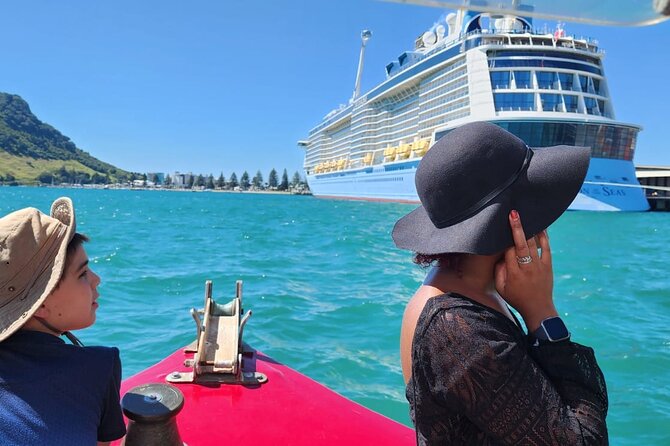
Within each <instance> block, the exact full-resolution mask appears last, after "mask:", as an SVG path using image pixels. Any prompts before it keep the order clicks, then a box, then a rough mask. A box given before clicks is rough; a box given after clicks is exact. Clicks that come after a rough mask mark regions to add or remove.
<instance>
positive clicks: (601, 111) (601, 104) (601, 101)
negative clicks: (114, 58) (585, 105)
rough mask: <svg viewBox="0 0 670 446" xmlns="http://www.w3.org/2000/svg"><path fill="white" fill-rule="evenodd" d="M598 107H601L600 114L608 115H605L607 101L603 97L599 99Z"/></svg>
mask: <svg viewBox="0 0 670 446" xmlns="http://www.w3.org/2000/svg"><path fill="white" fill-rule="evenodd" d="M598 108H599V109H600V114H601V115H603V116H606V115H605V101H603V100H602V99H599V100H598Z"/></svg>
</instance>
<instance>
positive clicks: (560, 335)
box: [532, 316, 570, 345]
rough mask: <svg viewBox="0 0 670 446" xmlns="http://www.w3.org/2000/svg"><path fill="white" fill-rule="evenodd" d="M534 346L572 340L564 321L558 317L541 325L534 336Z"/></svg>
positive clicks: (546, 320)
mask: <svg viewBox="0 0 670 446" xmlns="http://www.w3.org/2000/svg"><path fill="white" fill-rule="evenodd" d="M532 337H533V339H534V342H533V344H534V345H539V344H545V343H554V342H561V341H566V340H568V339H570V332H569V331H568V328H567V327H566V326H565V323H564V322H563V320H562V319H561V318H560V317H558V316H554V317H549V318H547V319H545V320H543V321H542V322H541V323H540V326H539V327H538V329H537V330H535V331H534V332H533V335H532Z"/></svg>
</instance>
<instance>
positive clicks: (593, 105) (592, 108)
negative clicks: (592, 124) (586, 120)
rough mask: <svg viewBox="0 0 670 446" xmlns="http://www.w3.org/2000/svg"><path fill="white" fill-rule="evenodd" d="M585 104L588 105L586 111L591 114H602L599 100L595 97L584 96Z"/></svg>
mask: <svg viewBox="0 0 670 446" xmlns="http://www.w3.org/2000/svg"><path fill="white" fill-rule="evenodd" d="M584 105H585V106H586V113H588V114H589V115H600V112H599V111H598V102H596V100H595V99H593V98H584Z"/></svg>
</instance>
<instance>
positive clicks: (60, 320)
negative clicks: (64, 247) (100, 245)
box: [44, 245, 100, 331]
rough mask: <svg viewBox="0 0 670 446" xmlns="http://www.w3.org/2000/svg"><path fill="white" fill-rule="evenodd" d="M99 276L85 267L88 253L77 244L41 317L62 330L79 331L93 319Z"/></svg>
mask: <svg viewBox="0 0 670 446" xmlns="http://www.w3.org/2000/svg"><path fill="white" fill-rule="evenodd" d="M99 284H100V277H98V275H97V274H95V273H94V272H93V271H91V269H90V268H89V264H88V256H87V255H86V251H85V250H84V247H83V246H82V245H80V246H79V247H78V248H77V250H76V251H75V252H74V253H73V255H71V256H68V259H67V265H66V267H65V271H64V273H63V277H61V281H60V284H59V285H58V288H56V290H54V291H53V292H52V293H51V294H50V295H49V297H47V298H46V300H45V301H44V307H45V309H46V310H47V311H48V317H46V318H45V319H46V320H47V321H48V322H49V323H51V325H53V326H54V327H57V328H58V329H60V330H63V331H70V330H79V329H82V328H86V327H89V326H91V325H92V324H93V323H94V322H95V310H96V309H97V308H98V303H97V302H96V300H97V299H98V291H97V288H98V285H99Z"/></svg>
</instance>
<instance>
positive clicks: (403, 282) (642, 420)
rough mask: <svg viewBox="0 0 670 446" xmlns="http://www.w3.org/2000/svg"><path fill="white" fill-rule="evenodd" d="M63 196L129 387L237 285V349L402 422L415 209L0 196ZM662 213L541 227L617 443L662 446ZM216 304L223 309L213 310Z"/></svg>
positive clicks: (667, 345) (98, 331)
mask: <svg viewBox="0 0 670 446" xmlns="http://www.w3.org/2000/svg"><path fill="white" fill-rule="evenodd" d="M61 195H68V196H70V197H72V199H73V200H74V202H75V207H76V209H77V219H78V225H79V229H80V231H81V232H85V233H86V234H88V235H89V236H90V237H91V243H89V244H88V245H87V250H88V253H89V256H90V257H91V259H92V261H93V268H94V269H95V270H96V272H97V273H98V274H99V275H100V276H101V277H102V285H101V287H100V293H101V296H102V297H101V299H100V308H99V310H98V322H97V323H96V324H95V325H94V326H93V327H91V328H89V329H86V330H84V331H82V332H80V333H78V335H79V336H80V338H81V339H82V340H83V341H84V343H86V344H89V345H91V344H105V345H116V346H118V347H119V348H120V349H121V353H122V360H123V366H124V376H130V375H131V374H134V373H136V372H138V371H140V370H142V369H143V368H145V367H147V366H149V365H151V364H153V363H155V362H157V361H159V360H160V359H161V358H163V357H164V356H165V355H167V354H169V353H171V352H173V351H174V350H176V349H177V348H179V347H180V346H182V345H184V344H186V343H188V342H190V341H191V340H192V339H193V338H194V336H195V325H194V323H193V320H192V319H191V316H190V315H189V313H188V309H189V308H190V307H193V306H198V307H200V306H202V299H203V290H204V282H205V280H207V279H212V280H213V281H214V294H215V296H219V299H220V301H224V300H227V299H228V298H229V297H232V295H233V294H234V290H235V280H237V279H242V280H244V298H245V299H244V302H245V308H248V309H252V310H253V312H254V315H253V317H252V318H251V320H250V321H249V324H248V325H247V327H246V329H245V332H244V336H245V339H246V340H247V342H249V343H250V344H251V345H253V346H254V347H255V348H257V349H259V350H262V351H264V352H265V353H266V354H268V355H270V356H272V357H274V358H275V359H276V360H278V361H281V362H283V363H285V364H287V365H289V366H291V367H293V368H295V369H297V370H299V371H301V372H302V373H305V374H306V375H308V376H310V377H312V378H314V379H316V380H318V381H320V382H322V383H324V384H326V385H328V386H329V387H331V388H333V389H335V390H336V391H338V392H340V393H342V394H344V395H345V396H347V397H349V398H352V399H354V400H355V401H358V402H360V403H362V404H364V405H365V406H367V407H370V408H372V409H374V410H376V411H378V412H381V413H383V414H385V415H387V416H389V417H391V418H394V419H396V420H398V421H400V422H403V423H406V424H409V418H408V416H407V403H406V401H405V397H404V388H403V382H402V376H401V371H400V366H399V359H398V337H399V336H398V334H399V328H400V320H401V318H402V313H403V309H404V304H405V302H406V300H407V298H408V296H410V295H411V294H412V293H413V292H414V290H415V288H416V287H417V286H418V285H419V283H420V282H421V280H422V279H423V275H424V273H423V271H422V270H421V269H420V268H418V267H417V266H414V265H413V264H412V263H411V261H410V256H409V254H408V253H406V252H403V251H399V250H397V249H396V248H395V247H394V246H393V244H392V242H391V238H390V230H391V228H392V227H393V223H394V222H395V220H396V219H397V218H399V217H400V216H401V215H404V214H405V213H407V212H408V211H409V210H411V209H412V208H413V206H411V205H400V204H382V203H364V202H349V201H331V200H319V199H314V198H312V197H301V196H285V195H255V194H223V193H212V192H203V193H193V192H157V191H125V190H82V189H50V188H49V189H47V188H22V187H21V188H7V187H4V188H0V214H3V215H4V214H6V213H7V212H9V211H11V210H14V209H17V208H20V207H25V206H36V207H39V208H40V209H42V210H44V211H47V210H48V209H49V205H50V204H51V201H53V199H55V198H56V197H58V196H61ZM669 234H670V214H669V213H665V214H663V213H635V214H623V213H620V214H605V213H586V212H582V213H578V212H574V213H568V214H566V215H564V216H563V217H561V219H560V220H559V221H558V222H557V223H556V224H554V225H553V226H552V228H551V229H550V236H551V243H552V248H553V253H554V269H555V273H556V287H555V296H556V304H557V307H558V309H559V311H560V312H561V314H562V315H564V319H565V320H566V322H567V324H568V327H569V328H570V330H571V331H572V333H573V339H574V340H576V341H577V342H581V343H584V344H587V345H590V346H592V347H593V348H594V349H595V351H596V354H597V357H598V360H599V362H600V365H601V367H602V368H603V371H604V373H605V377H606V379H607V384H608V389H609V397H610V412H609V416H608V425H609V428H610V438H611V443H612V444H614V445H663V444H665V445H667V444H670V422H669V420H670V385H669V383H670V329H669V328H668V327H670V277H669V276H668V274H667V270H668V265H669V264H670V250H668V249H667V243H668V241H669V240H670V237H669V236H668V235H669ZM224 296H225V297H224Z"/></svg>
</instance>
